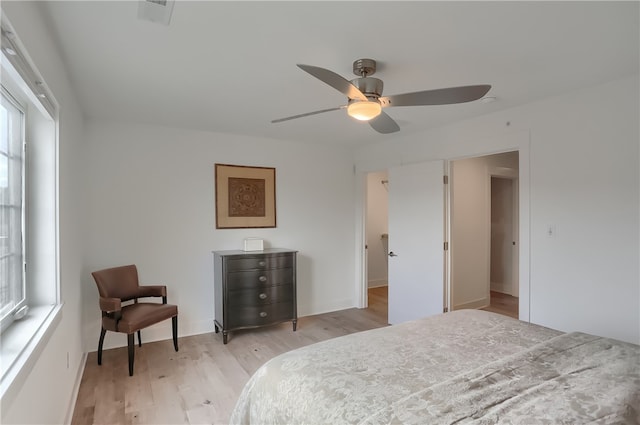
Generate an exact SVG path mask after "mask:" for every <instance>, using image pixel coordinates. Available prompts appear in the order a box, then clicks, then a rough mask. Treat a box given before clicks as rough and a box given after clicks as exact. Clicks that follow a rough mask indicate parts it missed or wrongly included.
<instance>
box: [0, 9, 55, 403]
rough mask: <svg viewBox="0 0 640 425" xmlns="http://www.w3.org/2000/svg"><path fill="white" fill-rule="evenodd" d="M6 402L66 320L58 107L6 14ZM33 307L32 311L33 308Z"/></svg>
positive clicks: (0, 237) (1, 237)
mask: <svg viewBox="0 0 640 425" xmlns="http://www.w3.org/2000/svg"><path fill="white" fill-rule="evenodd" d="M2 18H3V19H2V20H1V22H0V26H1V29H2V31H1V32H0V37H1V41H2V42H1V43H0V46H1V53H0V399H1V400H0V401H1V402H2V407H3V408H4V407H5V406H9V405H10V404H11V402H12V400H14V399H15V397H16V396H17V394H19V392H20V389H21V387H22V385H23V384H24V382H25V381H26V379H27V376H28V375H29V371H30V370H31V368H32V367H33V365H34V364H35V362H36V361H37V359H38V358H39V356H40V355H41V354H42V352H43V350H44V349H45V347H46V345H47V341H48V340H49V338H50V336H51V335H52V334H53V333H54V331H55V329H56V327H57V326H58V325H59V324H60V322H61V320H62V303H61V294H60V279H59V267H58V261H59V255H58V104H57V102H56V101H55V98H54V97H53V94H52V93H51V90H50V89H49V87H48V86H47V84H46V82H45V80H44V78H43V77H42V75H41V74H40V73H39V72H38V71H37V69H36V67H35V65H34V64H33V62H32V61H31V59H30V58H29V55H28V54H27V53H26V51H25V50H24V48H23V45H22V43H21V42H20V40H19V38H18V36H17V34H16V33H15V31H14V30H13V28H12V27H11V24H10V23H9V22H8V21H7V20H6V19H5V17H4V16H3V17H2ZM27 307H28V310H27Z"/></svg>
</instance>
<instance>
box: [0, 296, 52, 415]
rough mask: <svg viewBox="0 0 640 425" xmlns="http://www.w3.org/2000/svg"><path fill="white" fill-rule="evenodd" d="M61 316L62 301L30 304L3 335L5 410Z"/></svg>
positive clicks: (0, 389) (0, 383)
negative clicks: (21, 316)
mask: <svg viewBox="0 0 640 425" xmlns="http://www.w3.org/2000/svg"><path fill="white" fill-rule="evenodd" d="M61 319H62V304H57V305H47V306H37V307H30V308H29V313H28V314H27V315H26V316H25V317H24V318H22V319H21V320H18V321H15V322H13V323H12V324H11V326H10V327H9V328H8V329H7V330H5V331H4V332H3V333H2V335H0V365H2V378H1V380H0V398H1V400H2V408H3V409H6V408H7V407H8V406H9V405H10V404H11V402H12V401H13V399H14V397H15V395H16V394H17V393H18V392H19V391H20V387H22V384H23V383H24V381H25V380H26V377H27V375H28V373H29V371H30V370H31V368H32V367H33V365H34V364H35V362H36V361H37V359H38V357H39V356H40V353H42V351H43V350H44V348H45V346H46V343H47V341H48V340H49V338H50V337H51V335H52V334H53V332H54V330H55V329H56V326H57V325H58V323H60V321H61Z"/></svg>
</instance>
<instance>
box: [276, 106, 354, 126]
mask: <svg viewBox="0 0 640 425" xmlns="http://www.w3.org/2000/svg"><path fill="white" fill-rule="evenodd" d="M344 108H346V106H338V107H337V108H329V109H322V110H320V111H313V112H307V113H306V114H299V115H293V116H291V117H286V118H278V119H277V120H273V121H271V122H272V123H277V122H282V121H289V120H293V119H296V118H302V117H308V116H309V115H316V114H321V113H323V112H330V111H337V110H339V109H344Z"/></svg>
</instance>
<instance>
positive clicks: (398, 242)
mask: <svg viewBox="0 0 640 425" xmlns="http://www.w3.org/2000/svg"><path fill="white" fill-rule="evenodd" d="M443 174H444V163H443V162H442V161H429V162H423V163H418V164H410V165H403V166H399V167H394V168H390V169H389V323H391V324H397V323H402V322H406V321H408V320H414V319H418V318H421V317H425V316H432V315H435V314H440V313H442V312H443V305H444V184H443V177H442V176H443Z"/></svg>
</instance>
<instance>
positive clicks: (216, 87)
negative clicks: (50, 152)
mask: <svg viewBox="0 0 640 425" xmlns="http://www.w3.org/2000/svg"><path fill="white" fill-rule="evenodd" d="M639 4H640V3H638V2H636V1H633V2H621V3H617V2H610V1H603V2H480V1H473V2H455V1H454V2H417V1H414V2H397V1H393V2H378V1H374V2H364V1H356V2H337V1H322V2H308V1H299V2H268V1H258V2H247V1H235V2H217V1H216V2H214V1H194V2H191V1H177V2H176V4H175V7H174V11H173V17H172V19H171V23H170V25H169V26H163V25H160V24H154V23H151V22H149V21H144V20H139V19H138V18H137V13H138V4H137V1H69V2H66V1H50V2H45V3H44V13H45V15H47V16H48V17H50V19H51V22H50V23H51V26H52V29H53V31H54V33H55V34H56V36H57V38H58V41H59V43H60V47H61V50H62V54H63V56H64V60H65V62H66V63H67V66H68V72H69V75H70V79H71V81H72V84H73V85H74V86H75V88H76V89H77V95H78V97H79V100H80V103H81V106H82V108H83V110H84V111H85V113H86V115H87V117H98V118H104V119H114V120H124V121H131V122H136V123H149V124H157V125H163V126H173V127H183V128H190V129H195V130H205V131H215V132H222V133H232V134H242V135H253V136H261V137H270V138H276V139H283V140H293V141H299V142H308V143H346V144H351V145H361V144H366V143H373V142H376V141H382V140H388V139H392V138H394V137H398V135H407V134H411V133H415V132H418V131H422V130H425V129H428V128H430V127H433V126H439V125H443V124H446V123H450V122H454V121H457V120H461V119H465V118H469V117H473V116H477V115H483V114H486V113H489V112H492V111H496V110H499V109H505V108H509V107H513V106H516V105H521V104H524V103H528V102H531V101H535V100H536V99H541V98H545V97H549V96H554V95H558V94H561V93H563V92H567V91H571V90H575V89H578V88H581V87H585V86H589V85H594V84H597V83H601V82H605V81H609V80H613V79H616V78H621V77H625V76H629V75H633V74H637V73H638V69H639V66H638V64H639V62H640V60H639V50H640V49H639V29H638V27H639ZM358 58H372V59H375V60H377V61H378V72H377V73H376V75H375V76H376V77H378V78H380V79H382V80H383V81H384V83H385V88H384V94H385V95H390V94H399V93H405V92H411V91H418V90H428V89H436V88H442V87H452V86H463V85H471V84H491V85H492V86H493V88H492V89H491V91H490V92H489V94H488V95H490V96H495V97H497V98H498V101H496V102H493V103H487V104H485V103H481V102H479V101H475V102H470V103H466V104H458V105H446V106H417V107H396V108H389V109H386V112H387V113H388V114H389V115H390V116H392V117H393V118H394V119H395V120H396V121H397V122H398V124H399V125H400V127H401V130H400V132H399V133H394V134H389V135H383V134H379V133H376V132H375V131H374V130H373V129H371V128H370V127H369V125H368V124H366V123H361V122H357V121H355V120H353V119H351V118H349V117H348V116H347V115H346V111H344V110H340V111H333V112H328V113H324V114H319V115H314V116H310V117H305V118H300V119H296V120H292V121H287V122H283V123H279V124H271V123H270V121H271V120H272V119H276V118H281V117H286V116H290V115H295V114H299V113H304V112H310V111H315V110H319V109H325V108H331V107H335V106H340V105H343V104H345V103H346V98H345V97H344V96H343V95H342V94H341V93H339V92H338V91H336V90H335V89H333V88H331V87H330V86H328V85H326V84H324V83H322V82H321V81H319V80H317V79H315V78H314V77H312V76H311V75H309V74H307V73H305V72H303V71H302V70H300V69H298V68H297V67H296V64H298V63H302V64H308V65H315V66H319V67H323V68H327V69H330V70H332V71H334V72H336V73H338V74H340V75H342V76H343V77H345V78H347V79H349V80H350V79H352V78H355V75H353V74H352V62H353V61H354V60H356V59H358Z"/></svg>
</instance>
